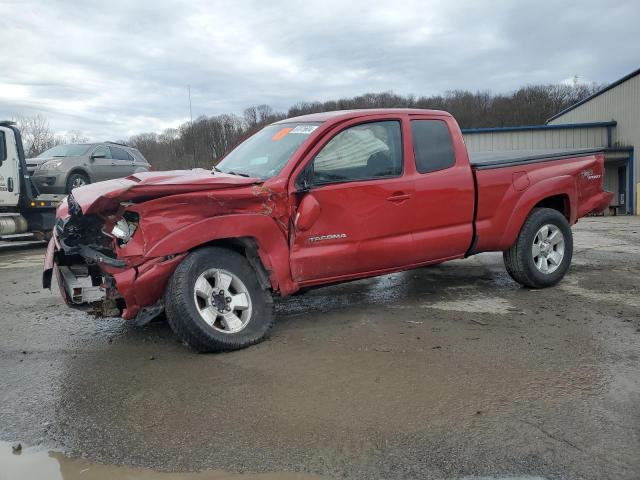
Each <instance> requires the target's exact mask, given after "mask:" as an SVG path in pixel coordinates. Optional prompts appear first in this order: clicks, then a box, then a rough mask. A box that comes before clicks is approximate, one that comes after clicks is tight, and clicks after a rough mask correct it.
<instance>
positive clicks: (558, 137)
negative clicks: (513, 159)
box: [464, 127, 615, 152]
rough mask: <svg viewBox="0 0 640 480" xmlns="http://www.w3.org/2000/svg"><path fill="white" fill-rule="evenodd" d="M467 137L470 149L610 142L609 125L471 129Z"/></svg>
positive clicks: (595, 145)
mask: <svg viewBox="0 0 640 480" xmlns="http://www.w3.org/2000/svg"><path fill="white" fill-rule="evenodd" d="M614 130H615V128H614ZM464 141H465V143H466V144H467V149H468V150H469V151H470V152H495V151H502V150H543V149H552V148H598V147H606V146H607V128H606V127H597V128H567V129H562V130H525V131H515V132H500V131H497V132H477V133H475V132H470V133H465V134H464Z"/></svg>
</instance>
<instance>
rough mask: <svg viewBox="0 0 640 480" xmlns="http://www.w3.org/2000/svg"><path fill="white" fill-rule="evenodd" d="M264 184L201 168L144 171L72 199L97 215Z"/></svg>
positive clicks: (76, 193)
mask: <svg viewBox="0 0 640 480" xmlns="http://www.w3.org/2000/svg"><path fill="white" fill-rule="evenodd" d="M257 183H262V181H261V180H260V179H257V178H246V177H241V176H238V175H229V174H226V173H220V172H216V173H215V174H212V173H211V171H209V170H204V169H201V168H197V169H193V170H171V171H167V172H142V173H136V174H134V175H131V176H129V177H126V178H118V179H115V180H107V181H105V182H98V183H93V184H90V185H86V186H84V187H80V188H76V189H74V190H73V193H72V196H73V198H74V200H75V201H76V203H77V204H78V205H79V206H80V208H81V209H82V213H84V214H90V213H98V212H105V211H109V210H114V209H116V208H118V205H119V204H120V202H127V201H139V200H143V201H146V200H151V199H153V198H159V197H163V196H167V195H177V194H180V193H188V192H198V191H204V190H219V189H223V188H233V187H242V186H245V185H253V184H257Z"/></svg>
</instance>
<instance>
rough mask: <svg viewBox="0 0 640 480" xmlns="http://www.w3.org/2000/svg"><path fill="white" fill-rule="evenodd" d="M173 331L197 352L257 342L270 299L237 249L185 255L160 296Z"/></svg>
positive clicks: (265, 328) (269, 321) (268, 321)
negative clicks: (163, 297)
mask: <svg viewBox="0 0 640 480" xmlns="http://www.w3.org/2000/svg"><path fill="white" fill-rule="evenodd" d="M165 305H166V312H167V320H168V322H169V325H170V326H171V328H172V329H173V331H174V332H175V333H176V334H177V335H178V336H179V337H180V338H181V339H182V340H183V341H184V342H185V343H187V344H188V345H189V346H190V347H191V348H193V349H194V350H196V351H198V352H213V351H223V350H236V349H239V348H244V347H247V346H249V345H253V344H254V343H257V342H259V341H261V340H263V339H264V338H265V337H266V336H267V335H268V333H269V331H270V330H271V327H272V326H273V311H272V310H273V309H272V307H273V303H272V298H271V295H270V293H269V292H267V291H265V290H264V289H263V288H262V287H261V286H260V284H259V282H258V279H257V277H256V274H255V271H254V270H253V268H252V267H251V265H250V264H249V262H248V261H247V259H246V258H245V257H244V256H242V255H240V254H239V253H237V252H235V251H232V250H227V249H224V248H218V247H210V248H203V249H200V250H196V251H194V252H192V253H191V254H189V255H188V256H187V258H185V259H184V260H183V261H182V263H181V264H180V265H179V266H178V268H177V269H176V271H175V272H174V274H173V276H172V277H171V280H170V281H169V285H168V286H167V291H166V294H165Z"/></svg>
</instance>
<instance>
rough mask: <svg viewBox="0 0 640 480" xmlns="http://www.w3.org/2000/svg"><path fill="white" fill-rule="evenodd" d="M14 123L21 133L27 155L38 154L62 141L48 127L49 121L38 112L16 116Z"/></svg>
mask: <svg viewBox="0 0 640 480" xmlns="http://www.w3.org/2000/svg"><path fill="white" fill-rule="evenodd" d="M16 123H17V125H18V128H19V129H20V132H21V134H22V142H23V145H24V153H25V155H26V156H27V157H35V156H38V155H39V154H41V153H42V152H44V151H45V150H48V149H49V148H51V147H55V146H56V145H59V144H60V143H62V140H61V139H60V138H59V137H56V135H55V134H54V133H53V131H52V130H51V128H50V127H49V121H48V120H47V119H46V118H45V117H43V116H42V115H40V114H37V115H31V116H23V117H18V118H17V119H16Z"/></svg>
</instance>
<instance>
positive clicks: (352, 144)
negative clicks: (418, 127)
mask: <svg viewBox="0 0 640 480" xmlns="http://www.w3.org/2000/svg"><path fill="white" fill-rule="evenodd" d="M401 174H402V135H401V133H400V122H399V121H396V120H391V121H384V122H372V123H363V124H361V125H356V126H353V127H350V128H347V129H346V130H343V131H342V132H340V133H339V134H337V135H336V136H335V137H333V138H332V139H331V140H330V141H329V143H327V144H326V145H325V146H324V147H323V148H322V150H320V152H318V154H317V155H316V157H315V158H314V159H313V183H314V184H323V183H335V182H348V181H352V180H367V179H373V178H380V177H393V176H399V175H401Z"/></svg>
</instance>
